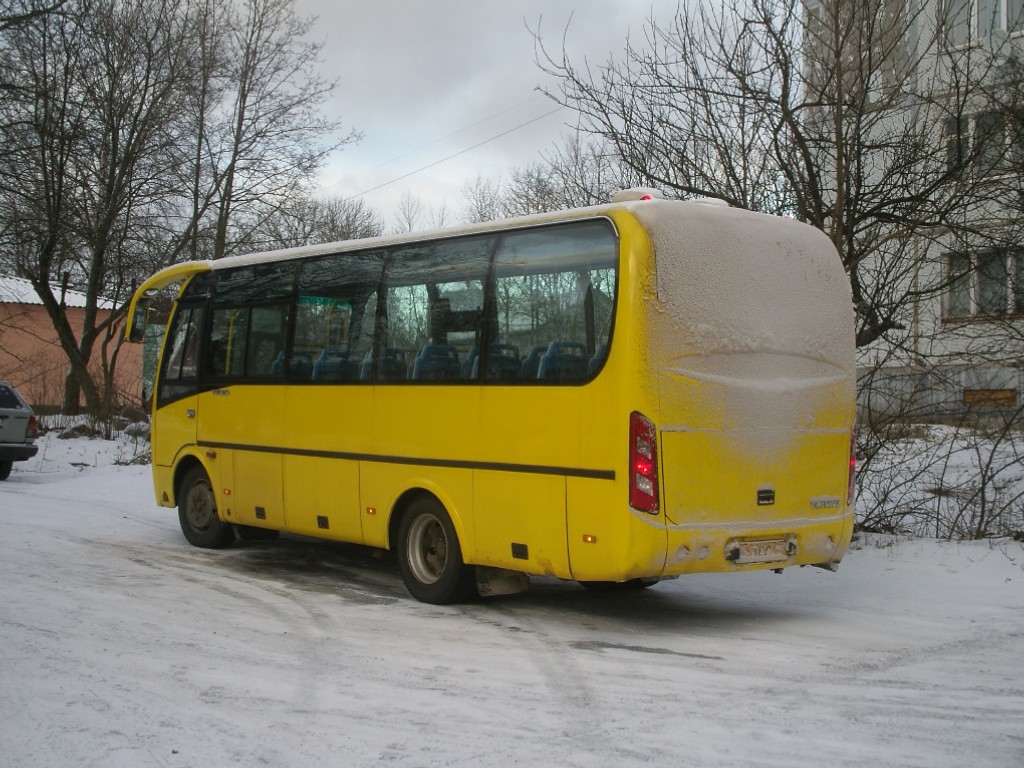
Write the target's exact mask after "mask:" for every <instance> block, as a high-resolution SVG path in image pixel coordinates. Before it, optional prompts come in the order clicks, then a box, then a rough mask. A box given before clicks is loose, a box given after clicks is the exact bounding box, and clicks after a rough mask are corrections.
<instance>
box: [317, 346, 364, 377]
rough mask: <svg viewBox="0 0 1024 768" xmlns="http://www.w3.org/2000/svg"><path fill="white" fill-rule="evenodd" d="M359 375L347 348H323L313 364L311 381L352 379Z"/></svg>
mask: <svg viewBox="0 0 1024 768" xmlns="http://www.w3.org/2000/svg"><path fill="white" fill-rule="evenodd" d="M358 375H359V368H358V366H357V365H356V361H355V360H352V359H350V357H349V353H348V350H344V349H325V350H323V351H322V352H321V353H320V357H318V358H317V360H316V363H314V365H313V381H354V380H355V379H356V378H357V377H358Z"/></svg>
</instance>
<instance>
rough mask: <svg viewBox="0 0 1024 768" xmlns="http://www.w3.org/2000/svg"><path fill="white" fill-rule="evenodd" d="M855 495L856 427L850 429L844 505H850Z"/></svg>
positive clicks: (854, 499)
mask: <svg viewBox="0 0 1024 768" xmlns="http://www.w3.org/2000/svg"><path fill="white" fill-rule="evenodd" d="M856 496H857V427H856V426H854V427H853V428H852V429H851V430H850V474H849V475H848V476H847V479H846V506H848V507H849V506H852V505H853V503H854V502H855V501H856Z"/></svg>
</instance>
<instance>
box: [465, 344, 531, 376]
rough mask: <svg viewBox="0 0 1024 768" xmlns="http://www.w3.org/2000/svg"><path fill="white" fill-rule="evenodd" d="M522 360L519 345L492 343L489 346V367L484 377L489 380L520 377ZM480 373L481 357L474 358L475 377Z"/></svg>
mask: <svg viewBox="0 0 1024 768" xmlns="http://www.w3.org/2000/svg"><path fill="white" fill-rule="evenodd" d="M521 366H522V362H521V361H520V359H519V347H517V346H515V345H514V344H498V343H494V344H491V345H490V346H489V347H488V348H487V368H486V370H485V371H484V378H485V379H487V380H488V381H510V380H512V379H516V378H518V377H519V371H520V370H521ZM479 374H480V358H479V357H477V358H476V359H474V360H473V374H472V377H473V378H474V379H476V378H478V377H479Z"/></svg>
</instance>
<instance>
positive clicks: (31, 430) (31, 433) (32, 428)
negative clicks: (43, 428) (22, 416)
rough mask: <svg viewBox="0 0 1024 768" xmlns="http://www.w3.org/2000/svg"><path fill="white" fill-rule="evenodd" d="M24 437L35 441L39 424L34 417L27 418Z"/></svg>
mask: <svg viewBox="0 0 1024 768" xmlns="http://www.w3.org/2000/svg"><path fill="white" fill-rule="evenodd" d="M25 437H27V438H28V439H29V440H35V439H36V438H37V437H39V422H38V421H37V420H36V417H35V416H29V417H28V428H27V429H26V430H25Z"/></svg>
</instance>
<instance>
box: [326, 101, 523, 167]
mask: <svg viewBox="0 0 1024 768" xmlns="http://www.w3.org/2000/svg"><path fill="white" fill-rule="evenodd" d="M539 98H541V94H539V93H535V94H534V95H533V96H531V97H530V98H528V99H524V100H523V101H520V102H518V103H517V104H513V105H512V106H510V107H506V108H505V109H502V110H499V111H497V112H494V113H493V114H490V115H488V116H487V117H483V118H480V119H479V120H477V121H476V122H475V123H470V124H469V125H464V126H462V127H461V128H456V129H455V130H454V131H451V132H450V133H446V134H445V135H444V136H441V137H439V138H437V139H434V140H432V141H428V142H427V143H426V144H420V145H419V146H418V147H414V148H412V149H410V150H408V151H407V152H402V153H401V154H400V155H395V156H394V157H391V158H388V159H387V160H384V161H382V162H380V163H377V164H376V165H372V166H370V167H369V168H364V169H363V170H361V171H359V172H357V173H353V174H352V175H351V176H346V177H345V178H344V179H341V180H340V181H338V182H337V183H338V184H345V183H347V182H349V181H352V179H356V178H359V177H360V176H363V175H364V174H367V173H369V172H370V171H375V170H377V169H378V168H382V167H384V166H385V165H391V163H394V162H397V161H398V160H401V159H403V158H406V157H408V156H409V155H413V154H416V153H417V152H419V151H420V150H424V149H426V148H427V147H432V146H434V145H435V144H440V143H441V142H442V141H444V140H445V139H450V138H451V137H452V136H457V135H458V134H460V133H463V132H464V131H468V130H469V129H470V128H476V127H477V126H478V125H483V124H484V123H486V122H489V121H491V120H493V119H494V118H496V117H501V115H504V114H506V113H508V112H512V111H513V110H516V109H519V108H520V107H521V106H523V105H524V104H529V103H530V102H531V101H536V100H537V99H539Z"/></svg>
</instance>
